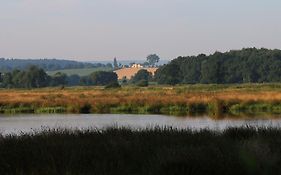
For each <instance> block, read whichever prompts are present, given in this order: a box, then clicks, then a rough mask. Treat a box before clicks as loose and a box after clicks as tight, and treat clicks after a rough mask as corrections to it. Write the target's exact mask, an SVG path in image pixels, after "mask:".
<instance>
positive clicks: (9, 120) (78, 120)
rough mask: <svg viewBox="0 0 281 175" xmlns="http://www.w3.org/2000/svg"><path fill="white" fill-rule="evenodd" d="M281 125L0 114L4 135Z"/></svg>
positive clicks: (196, 119)
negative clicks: (50, 131)
mask: <svg viewBox="0 0 281 175" xmlns="http://www.w3.org/2000/svg"><path fill="white" fill-rule="evenodd" d="M246 125H248V126H260V127H280V126H281V119H274V120H212V119H210V118H208V117H207V116H206V117H173V116H164V115H121V114H112V115H111V114H105V115H101V114H87V115H77V114H73V115H72V114H67V115H57V114H55V115H50V114H48V115H34V114H32V115H16V116H5V115H2V116H0V133H1V134H3V135H9V134H22V133H30V132H31V133H32V132H34V131H41V130H44V129H58V128H63V129H89V128H97V129H105V128H107V127H112V126H114V127H117V126H118V127H129V128H132V129H145V128H153V127H155V126H159V127H164V126H167V127H173V128H178V129H185V128H189V129H193V130H200V129H212V130H224V129H226V128H229V127H240V126H246Z"/></svg>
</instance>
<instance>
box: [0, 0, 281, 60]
mask: <svg viewBox="0 0 281 175" xmlns="http://www.w3.org/2000/svg"><path fill="white" fill-rule="evenodd" d="M280 9H281V1H280V0H0V57H5V58H64V59H75V60H87V61H93V60H95V61H97V60H111V59H113V58H114V57H117V58H118V59H120V60H122V59H123V60H128V59H130V60H134V59H136V60H139V59H145V58H146V56H147V55H148V54H152V53H156V54H158V55H159V56H160V57H161V58H162V59H173V58H176V57H178V56H188V55H197V54H200V53H205V54H210V53H213V52H215V51H221V52H224V51H228V50H235V49H241V48H245V47H257V48H260V47H265V48H270V49H275V48H277V49H281V22H280V21H281V10H280Z"/></svg>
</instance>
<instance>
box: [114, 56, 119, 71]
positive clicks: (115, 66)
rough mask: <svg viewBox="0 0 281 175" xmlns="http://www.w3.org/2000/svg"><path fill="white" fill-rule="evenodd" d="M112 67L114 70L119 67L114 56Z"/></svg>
mask: <svg viewBox="0 0 281 175" xmlns="http://www.w3.org/2000/svg"><path fill="white" fill-rule="evenodd" d="M113 68H114V70H116V69H118V68H119V66H118V62H117V59H116V58H114V60H113Z"/></svg>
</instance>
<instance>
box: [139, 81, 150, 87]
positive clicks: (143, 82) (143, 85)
mask: <svg viewBox="0 0 281 175" xmlns="http://www.w3.org/2000/svg"><path fill="white" fill-rule="evenodd" d="M137 86H139V87H147V86H148V81H147V80H141V81H139V82H138V83H137Z"/></svg>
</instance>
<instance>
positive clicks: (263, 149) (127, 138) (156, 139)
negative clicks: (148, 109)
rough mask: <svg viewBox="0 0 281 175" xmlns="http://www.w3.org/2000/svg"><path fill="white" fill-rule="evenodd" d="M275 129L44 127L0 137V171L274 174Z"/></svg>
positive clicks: (278, 138)
mask: <svg viewBox="0 0 281 175" xmlns="http://www.w3.org/2000/svg"><path fill="white" fill-rule="evenodd" d="M280 144H281V130H280V129H273V128H249V127H244V128H230V129H227V130H225V131H223V132H218V131H209V130H202V131H191V130H174V129H171V128H155V129H150V130H140V131H132V130H130V129H126V128H109V129H106V130H92V129H89V130H86V131H68V130H46V131H44V132H42V133H35V134H32V135H28V134H27V135H22V136H8V137H0V174H2V175H9V174H13V175H22V174H25V175H32V174H40V175H76V174H79V175H87V174H95V175H104V174H106V175H119V174H120V175H121V174H122V175H124V174H135V175H158V174H159V175H171V174H172V175H182V174H190V175H192V174H194V175H195V174H196V175H200V174H204V175H205V174H228V175H232V174H233V175H237V174H255V175H260V174H280V173H281V166H280V163H281V147H280Z"/></svg>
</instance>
